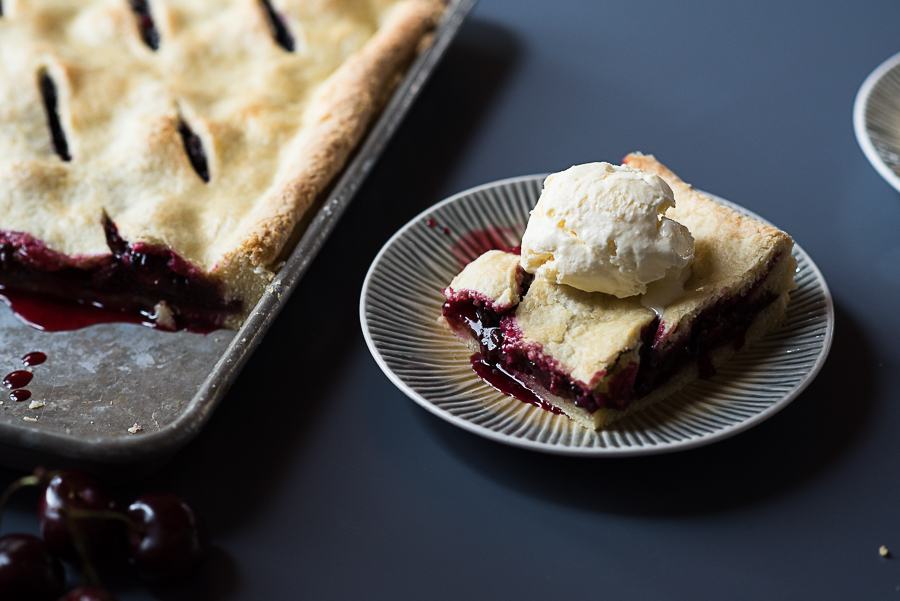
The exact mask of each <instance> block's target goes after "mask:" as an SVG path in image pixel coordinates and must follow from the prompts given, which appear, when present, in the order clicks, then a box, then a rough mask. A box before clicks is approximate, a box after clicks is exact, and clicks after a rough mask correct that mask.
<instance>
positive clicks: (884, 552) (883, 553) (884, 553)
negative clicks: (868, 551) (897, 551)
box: [878, 545, 891, 557]
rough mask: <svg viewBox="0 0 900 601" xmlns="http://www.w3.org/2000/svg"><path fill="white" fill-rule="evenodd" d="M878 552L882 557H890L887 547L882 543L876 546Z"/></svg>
mask: <svg viewBox="0 0 900 601" xmlns="http://www.w3.org/2000/svg"><path fill="white" fill-rule="evenodd" d="M878 554H879V555H881V556H882V557H890V556H891V552H890V551H888V548H887V547H885V546H884V545H881V546H880V547H878Z"/></svg>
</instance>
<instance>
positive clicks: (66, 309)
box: [0, 286, 218, 365]
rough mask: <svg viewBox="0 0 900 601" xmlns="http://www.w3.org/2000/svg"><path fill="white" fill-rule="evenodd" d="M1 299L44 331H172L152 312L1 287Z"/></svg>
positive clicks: (204, 329) (206, 329)
mask: <svg viewBox="0 0 900 601" xmlns="http://www.w3.org/2000/svg"><path fill="white" fill-rule="evenodd" d="M0 300H2V301H3V302H4V303H6V305H7V306H8V307H9V308H10V309H12V312H13V314H14V315H15V316H16V317H17V318H18V319H19V321H21V322H23V323H24V324H25V325H28V326H31V327H32V328H34V329H36V330H41V331H43V332H66V331H70V330H80V329H81V328H86V327H88V326H93V325H98V324H104V323H131V324H136V325H141V326H147V327H150V328H153V329H154V330H163V331H170V330H167V329H166V328H163V327H160V325H159V324H158V323H157V321H156V320H155V319H154V318H153V316H152V315H150V313H148V312H147V311H141V310H138V309H133V310H127V309H111V308H108V307H104V306H103V305H101V304H99V303H89V302H84V301H79V300H76V299H64V298H59V297H54V296H50V295H45V294H40V293H36V292H25V291H21V290H11V289H9V288H3V287H2V286H0ZM216 329H218V328H216V327H213V326H188V327H185V328H184V329H183V331H187V332H192V333H195V334H209V333H210V332H213V331H215V330H216ZM41 354H42V353H41ZM45 358H46V357H45ZM23 361H24V359H23ZM26 365H37V363H27V364H26Z"/></svg>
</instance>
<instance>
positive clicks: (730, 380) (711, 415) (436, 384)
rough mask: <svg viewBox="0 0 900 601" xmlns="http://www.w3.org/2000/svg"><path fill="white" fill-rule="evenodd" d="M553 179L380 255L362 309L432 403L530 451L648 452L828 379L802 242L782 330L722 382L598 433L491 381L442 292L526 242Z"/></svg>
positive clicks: (724, 371)
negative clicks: (453, 321) (487, 255)
mask: <svg viewBox="0 0 900 601" xmlns="http://www.w3.org/2000/svg"><path fill="white" fill-rule="evenodd" d="M543 178H544V176H542V175H538V176H527V177H519V178H514V179H509V180H504V181H500V182H495V183H492V184H487V185H484V186H480V187H478V188H473V189H472V190H467V191H465V192H462V193H460V194H457V195H456V196H453V197H451V198H448V199H447V200H444V201H443V202H440V203H438V204H436V205H435V206H434V207H432V208H430V209H428V210H427V211H425V212H424V213H422V214H421V215H419V216H418V217H416V218H415V219H413V220H412V221H411V222H409V223H408V224H406V225H405V226H404V227H403V228H402V229H401V230H400V231H399V232H397V233H396V234H395V235H394V236H393V237H392V238H391V239H390V240H389V241H388V242H387V244H385V246H384V248H382V249H381V252H379V253H378V256H377V257H375V261H374V262H373V263H372V267H371V268H370V269H369V273H368V275H367V276H366V280H365V283H364V284H363V289H362V298H361V299H360V307H359V311H360V321H361V322H362V329H363V333H364V335H365V338H366V343H367V344H368V345H369V350H371V352H372V355H373V356H374V357H375V360H376V361H377V362H378V365H379V366H380V367H381V369H382V370H383V371H384V373H385V374H387V376H388V378H390V379H391V381H392V382H393V383H394V384H396V385H397V387H398V388H400V390H402V391H403V392H404V393H406V395H407V396H409V397H410V398H411V399H413V400H414V401H415V402H417V403H418V404H420V405H421V406H422V407H424V408H425V409H427V410H428V411H430V412H432V413H434V414H435V415H437V416H439V417H441V418H443V419H445V420H447V421H448V422H450V423H452V424H455V425H457V426H459V427H461V428H464V429H466V430H469V431H470V432H474V433H475V434H479V435H481V436H484V437H486V438H490V439H493V440H496V441H499V442H502V443H506V444H511V445H515V446H519V447H525V448H529V449H533V450H538V451H544V452H549V453H559V454H566V455H604V456H615V455H618V456H622V455H642V454H650V453H663V452H669V451H675V450H682V449H687V448H691V447H697V446H701V445H704V444H708V443H711V442H713V441H716V440H721V439H723V438H727V437H729V436H732V435H734V434H737V433H738V432H741V431H743V430H746V429H747V428H750V427H751V426H754V425H756V424H758V423H760V422H762V421H763V420H765V419H767V418H769V417H771V416H772V415H774V414H775V413H776V412H777V411H778V410H780V409H782V408H783V407H784V406H785V405H787V404H788V403H790V402H791V401H792V400H793V399H794V398H795V397H797V395H799V394H800V392H801V391H802V390H803V389H804V388H806V386H807V385H808V384H809V382H810V381H812V379H813V378H814V377H815V375H816V373H818V371H819V369H820V368H821V367H822V364H823V363H824V361H825V356H826V355H827V354H828V349H829V347H830V346H831V338H832V332H833V329H834V311H833V308H832V303H831V295H830V293H829V292H828V286H827V285H826V284H825V280H824V278H823V277H822V274H821V273H820V272H819V270H818V268H817V267H816V266H815V264H814V263H813V262H812V260H811V259H810V258H809V256H808V255H807V254H806V253H805V252H803V249H801V248H800V247H799V246H797V245H795V246H794V253H793V254H794V256H795V257H796V258H797V262H798V269H797V278H796V279H797V283H798V285H799V289H798V290H796V291H794V293H793V294H792V296H791V302H790V304H789V305H788V316H787V320H786V322H785V324H784V326H782V328H781V329H779V330H778V331H776V332H773V333H771V334H770V335H769V336H768V337H766V338H765V339H764V340H762V341H760V342H758V343H757V344H755V345H754V346H753V347H751V348H749V349H746V350H744V351H742V352H741V353H739V354H738V355H737V356H736V357H734V358H733V359H732V360H731V361H729V362H728V363H727V364H726V365H725V366H723V367H722V368H721V369H719V371H718V374H717V375H716V376H715V377H714V378H711V379H709V380H699V381H697V382H695V383H694V384H692V385H691V386H689V387H687V388H686V389H684V390H683V391H681V392H680V393H678V394H675V395H673V396H672V397H670V398H669V399H667V400H665V401H663V402H660V403H658V404H656V405H654V406H652V407H651V408H649V409H647V410H645V411H642V412H639V413H636V414H634V415H632V416H630V417H628V418H625V419H622V420H620V421H618V422H615V423H614V424H613V425H612V426H610V427H609V428H606V429H604V430H601V431H599V432H594V431H591V430H587V429H585V428H582V427H580V426H578V425H576V424H575V422H574V421H572V420H570V419H569V418H567V417H566V416H564V415H556V414H553V413H550V412H548V411H544V410H542V409H539V408H537V407H534V406H532V405H528V404H526V403H523V402H521V401H518V400H516V399H513V398H510V397H507V396H505V395H503V394H501V393H499V392H497V391H496V390H494V389H493V388H491V387H490V386H489V385H487V384H485V383H484V382H482V381H481V380H480V379H479V378H478V377H477V376H476V375H475V373H474V372H473V371H472V367H471V365H470V364H469V355H470V352H469V351H468V349H467V348H466V346H465V345H464V344H463V343H462V342H461V341H459V340H458V339H457V338H456V337H455V336H453V334H451V333H450V332H449V331H448V330H447V329H446V328H444V327H443V326H441V325H440V324H438V321H437V319H438V316H439V315H440V312H441V305H442V304H443V302H444V297H443V295H442V294H441V289H443V288H444V287H446V286H447V285H448V284H449V283H450V280H451V279H453V276H455V275H456V274H457V273H458V272H459V270H460V269H461V268H462V267H463V266H464V265H465V264H467V263H468V262H469V261H471V260H473V259H475V258H476V257H477V256H479V255H480V254H481V253H482V252H484V251H485V250H488V249H489V248H502V247H512V246H515V245H517V244H518V243H519V240H520V238H521V234H522V232H523V231H524V230H525V223H526V222H527V219H528V211H529V210H530V209H531V207H533V206H534V204H535V203H536V202H537V198H538V196H539V195H540V191H541V184H542V182H543ZM719 200H721V199H719ZM721 202H723V203H724V204H726V205H728V206H730V207H732V208H734V209H736V210H738V211H740V212H741V213H743V214H745V215H750V216H752V217H754V218H757V219H759V217H758V216H756V215H754V214H753V213H751V212H750V211H747V210H746V209H743V208H741V207H739V206H737V205H735V204H733V203H730V202H728V201H725V200H721ZM445 228H447V229H445Z"/></svg>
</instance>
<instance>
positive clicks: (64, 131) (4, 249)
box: [0, 0, 444, 327]
mask: <svg viewBox="0 0 900 601" xmlns="http://www.w3.org/2000/svg"><path fill="white" fill-rule="evenodd" d="M0 2H2V11H0V285H2V286H3V287H4V288H6V289H16V290H21V289H25V290H29V291H30V290H38V291H42V292H52V293H55V294H58V295H62V296H66V297H73V298H78V299H80V300H82V301H85V302H98V303H103V304H104V305H107V306H114V307H119V306H121V307H136V308H139V309H143V310H148V311H150V310H152V309H153V308H154V307H156V308H157V310H158V309H159V308H160V307H161V306H162V307H164V308H165V309H166V314H167V315H168V318H167V320H168V321H170V323H172V324H173V325H175V326H177V327H183V326H185V325H191V324H205V325H208V326H227V327H237V326H239V325H240V324H241V323H242V322H243V320H244V318H245V317H246V316H247V314H248V313H249V312H250V310H252V308H253V306H254V305H255V303H256V301H257V300H258V299H259V297H260V296H261V295H262V293H263V292H264V290H265V289H266V287H267V286H268V285H269V283H270V281H271V280H272V279H273V275H274V273H275V272H276V271H277V270H278V267H279V262H280V261H281V260H282V258H283V257H284V256H285V255H286V253H287V252H288V251H289V250H290V246H291V241H292V239H296V236H297V235H298V226H301V227H302V224H303V222H304V215H305V214H306V213H307V210H308V209H309V208H310V206H311V205H312V204H313V202H314V200H315V199H316V198H317V196H319V194H320V193H321V192H322V191H323V190H325V188H326V187H327V186H328V185H329V182H330V181H331V180H332V179H333V178H334V176H335V175H336V174H337V173H338V171H339V170H340V169H341V167H342V166H343V165H344V163H345V161H346V160H347V158H348V155H349V154H350V153H351V151H352V150H353V148H354V146H355V145H356V144H357V142H358V141H359V140H360V138H361V137H362V135H363V133H364V132H365V131H366V128H367V127H368V124H369V123H370V121H371V120H372V117H373V116H374V115H375V114H376V113H377V111H378V110H379V109H380V108H381V107H382V106H383V104H384V102H385V101H386V100H387V96H388V94H389V93H390V92H391V90H392V89H393V87H394V86H395V85H396V83H397V82H398V81H399V78H400V77H401V75H402V73H403V72H404V71H405V69H406V67H407V66H408V65H409V63H410V61H411V60H412V58H413V57H414V56H415V54H416V52H417V51H418V49H419V48H421V45H422V43H423V40H426V39H427V35H428V33H429V32H430V31H431V30H432V28H433V27H434V26H435V24H436V22H437V20H438V18H439V16H440V14H441V12H442V10H443V7H444V3H443V2H442V1H441V0H393V1H391V0H237V1H227V0H52V1H49V0H0ZM292 237H293V238H292Z"/></svg>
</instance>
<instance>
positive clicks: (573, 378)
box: [442, 153, 797, 429]
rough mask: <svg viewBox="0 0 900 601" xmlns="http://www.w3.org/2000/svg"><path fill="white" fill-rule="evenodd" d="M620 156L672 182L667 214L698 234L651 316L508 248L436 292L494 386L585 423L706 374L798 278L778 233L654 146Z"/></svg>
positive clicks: (592, 424) (774, 317) (771, 315)
mask: <svg viewBox="0 0 900 601" xmlns="http://www.w3.org/2000/svg"><path fill="white" fill-rule="evenodd" d="M624 164H626V165H628V166H630V167H634V168H638V169H641V170H643V171H645V172H648V173H653V174H656V175H658V176H660V177H661V178H662V179H663V180H665V181H666V183H668V184H669V186H670V187H671V188H672V191H673V192H674V195H675V203H676V206H675V207H673V208H671V209H669V210H668V212H667V213H666V216H667V217H669V218H671V219H674V220H676V221H678V222H679V223H681V224H684V225H686V226H687V227H688V229H690V231H691V234H692V235H693V237H694V241H695V253H694V262H693V263H692V265H691V277H690V279H688V280H687V282H686V283H685V293H684V295H683V296H681V297H680V298H678V299H676V300H675V301H673V302H672V303H671V304H669V306H667V307H666V308H665V310H664V311H663V312H662V314H661V315H660V316H657V314H656V313H655V312H654V311H653V310H651V309H648V308H646V307H644V306H643V305H642V304H641V302H640V298H639V297H637V296H635V297H629V298H622V299H619V298H616V297H614V296H611V295H607V294H603V293H600V292H594V293H591V292H583V291H581V290H577V289H575V288H572V287H569V286H566V285H561V284H554V283H550V282H547V281H546V280H543V279H541V278H532V276H531V275H530V274H528V273H526V272H524V270H523V269H522V268H521V266H519V256H518V254H517V251H516V250H515V249H513V250H511V251H500V250H493V251H488V252H487V253H485V254H484V255H482V256H481V257H479V258H477V259H476V260H475V261H473V262H472V263H470V264H469V265H467V266H466V267H465V268H464V269H463V270H462V272H461V273H460V274H459V275H457V276H456V278H454V280H453V281H452V282H451V283H450V285H449V286H448V287H447V288H446V289H445V290H444V296H445V298H446V302H445V303H444V306H443V310H442V321H443V322H444V323H445V325H447V326H448V327H449V328H450V329H451V330H452V331H453V332H454V333H455V334H456V335H457V336H458V337H460V338H461V339H462V340H463V341H465V342H466V344H467V345H468V346H469V347H470V349H471V350H472V351H473V352H474V353H475V355H473V357H472V362H473V366H475V367H476V369H477V371H478V372H479V374H480V375H482V377H484V376H485V375H489V376H490V375H491V374H493V376H496V378H491V377H489V378H486V379H488V380H489V382H492V383H493V384H494V385H495V387H497V388H498V389H500V390H501V391H503V392H507V393H509V392H510V391H515V390H519V391H521V390H523V389H524V390H527V391H529V392H530V393H534V394H535V395H536V396H537V397H539V398H540V399H541V400H543V401H546V402H548V403H550V404H551V405H553V406H555V407H557V408H558V409H560V410H561V411H562V412H564V413H565V414H566V415H568V416H569V417H571V418H572V419H574V420H575V421H576V422H578V423H579V424H581V425H582V426H585V427H588V428H592V429H598V428H602V427H604V426H607V425H609V424H610V423H612V422H614V421H615V420H617V419H620V418H622V417H624V416H626V415H628V414H629V413H632V412H634V411H639V410H641V409H645V408H646V407H649V406H650V405H652V404H653V403H656V402H657V401H660V400H662V399H664V398H666V397H668V396H669V395H671V394H673V393H674V392H676V391H678V390H680V389H681V388H683V387H684V386H686V385H687V384H689V383H690V382H692V381H694V380H695V379H697V378H698V377H701V378H702V377H711V376H712V375H713V374H714V373H715V369H716V368H717V367H719V366H720V365H722V364H723V363H724V362H725V361H727V360H728V359H729V358H731V357H732V356H733V355H734V354H735V353H736V352H738V351H739V350H740V349H741V348H745V347H747V346H748V345H750V344H752V343H754V342H756V341H757V340H759V339H760V338H762V337H763V336H764V335H765V334H766V333H768V332H769V331H771V330H772V329H774V328H775V327H777V326H778V325H780V324H781V322H782V321H783V320H784V317H785V309H786V307H787V303H788V300H789V293H790V291H791V290H793V289H795V288H796V284H795V283H794V274H795V272H796V266H797V263H796V260H795V259H794V258H793V256H792V255H791V248H792V246H793V241H792V240H791V237H790V236H788V235H787V234H786V233H784V232H782V231H780V230H778V229H777V228H775V227H772V226H768V225H765V224H762V223H760V222H758V221H756V220H754V219H751V218H749V217H744V216H742V215H740V214H739V213H737V212H736V211H734V210H732V209H730V208H728V207H725V206H723V205H721V204H719V203H718V202H716V201H714V200H712V199H711V198H709V197H707V196H705V195H704V194H702V193H700V192H698V191H697V190H695V189H693V188H692V187H691V186H690V185H688V184H686V183H685V182H683V181H682V180H681V179H680V178H679V177H678V176H676V175H675V174H674V173H672V172H671V171H670V170H669V169H667V168H666V167H665V166H663V165H662V164H661V163H659V162H658V161H657V160H656V159H655V158H654V157H653V156H649V155H648V156H645V155H642V154H640V153H633V154H630V155H628V156H627V157H626V158H625V161H624ZM491 370H493V371H491ZM510 380H512V385H509V386H507V385H505V384H503V382H509V381H510ZM498 383H499V384H498Z"/></svg>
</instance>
